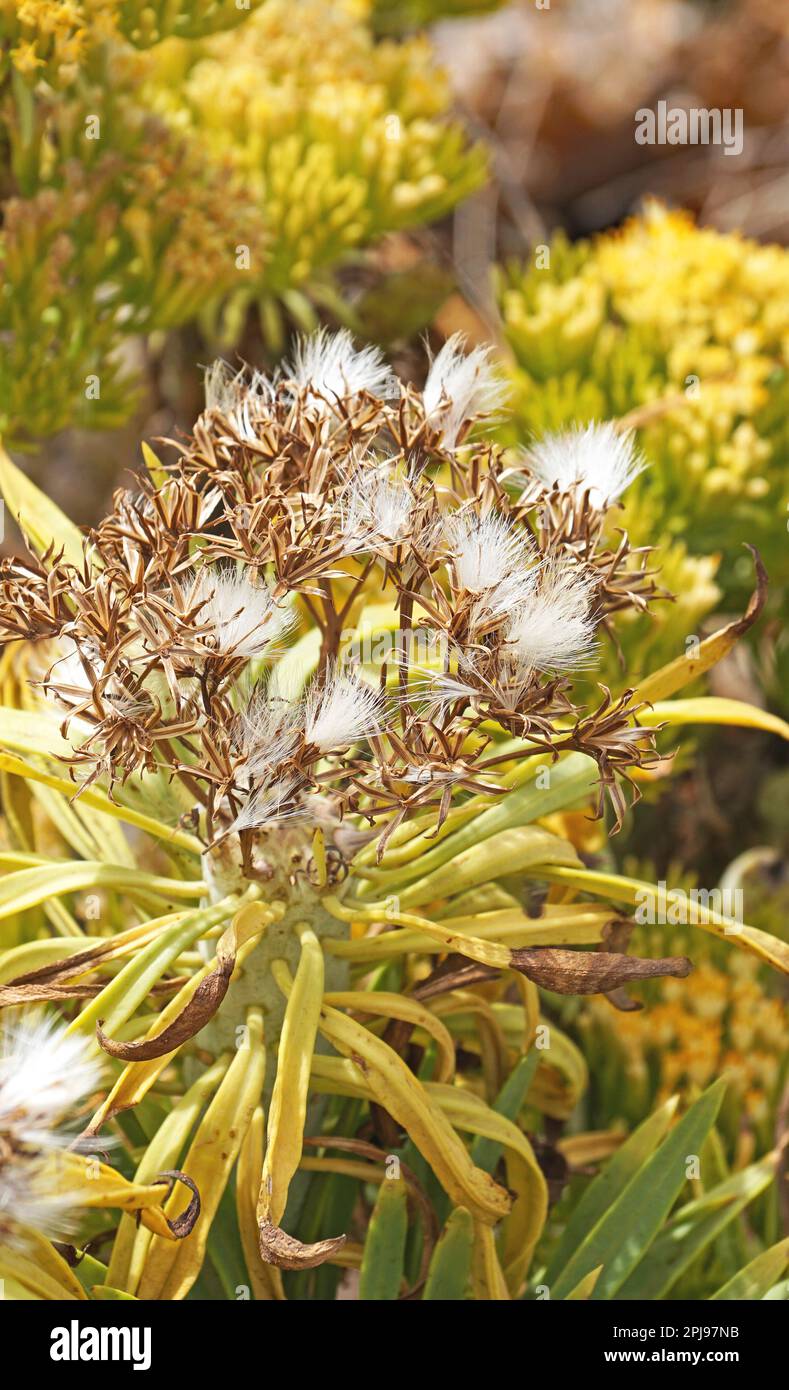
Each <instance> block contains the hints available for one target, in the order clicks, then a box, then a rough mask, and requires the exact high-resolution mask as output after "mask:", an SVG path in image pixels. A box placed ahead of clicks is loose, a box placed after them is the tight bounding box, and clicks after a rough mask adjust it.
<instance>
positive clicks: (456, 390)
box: [422, 333, 507, 449]
mask: <svg viewBox="0 0 789 1390" xmlns="http://www.w3.org/2000/svg"><path fill="white" fill-rule="evenodd" d="M464 347H465V338H464V336H463V334H462V333H453V334H452V337H451V338H447V341H446V342H445V343H444V345H443V347H442V348H441V350H440V352H439V353H438V354H437V356H436V357H435V358H434V360H433V362H432V363H431V366H430V371H429V372H428V375H427V381H426V382H425V389H424V391H423V392H422V400H423V404H424V410H425V418H426V419H427V421H428V424H430V425H432V426H433V428H434V429H440V430H441V431H442V433H443V442H444V446H445V447H446V448H447V449H454V447H455V445H456V443H457V437H458V434H459V433H460V429H461V427H462V426H463V425H464V424H465V423H466V421H467V420H471V419H473V418H474V417H475V416H479V415H493V414H495V413H496V411H498V410H500V409H501V407H502V405H503V404H504V401H505V400H506V397H507V386H506V383H505V382H503V381H502V380H501V379H500V378H498V377H497V376H496V374H495V371H494V367H493V349H492V348H490V347H475V348H472V350H471V352H468V353H467V352H465V351H464Z"/></svg>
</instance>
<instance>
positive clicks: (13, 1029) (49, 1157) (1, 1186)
mask: <svg viewBox="0 0 789 1390" xmlns="http://www.w3.org/2000/svg"><path fill="white" fill-rule="evenodd" d="M14 1013H15V1016H12V1015H10V1014H9V1015H6V1016H5V1017H4V1019H3V1031H2V1036H0V1236H2V1238H3V1239H5V1240H8V1241H10V1242H12V1243H20V1244H24V1230H23V1229H20V1228H24V1227H25V1226H29V1227H32V1228H33V1229H35V1230H37V1231H40V1232H41V1233H42V1234H44V1235H49V1234H57V1233H63V1232H65V1231H66V1230H67V1229H68V1226H69V1220H68V1217H69V1207H70V1205H71V1203H72V1201H73V1196H72V1195H71V1194H70V1193H69V1192H67V1191H64V1190H63V1188H62V1186H61V1185H59V1184H58V1177H57V1169H56V1165H55V1163H54V1161H53V1160H54V1157H55V1156H56V1155H57V1153H58V1152H60V1151H62V1150H64V1149H66V1148H67V1147H68V1146H69V1145H70V1144H71V1142H72V1140H73V1138H74V1135H73V1132H70V1131H69V1129H68V1128H67V1126H68V1124H69V1123H70V1122H72V1121H73V1119H74V1117H75V1114H76V1113H77V1112H78V1111H79V1109H80V1107H81V1106H82V1105H83V1103H84V1102H85V1101H86V1100H87V1099H88V1098H89V1096H90V1095H91V1093H92V1092H93V1091H95V1089H96V1087H97V1086H98V1085H99V1083H100V1080H101V1070H102V1069H101V1064H100V1062H98V1061H96V1060H95V1059H94V1058H92V1057H91V1056H90V1055H89V1053H88V1049H87V1043H86V1040H85V1038H84V1037H77V1036H71V1037H70V1036H68V1035H67V1033H66V1028H65V1026H64V1025H63V1024H61V1023H60V1022H58V1021H56V1020H55V1019H53V1018H52V1017H50V1016H48V1015H47V1014H45V1013H44V1012H43V1011H42V1010H39V1009H30V1010H27V1011H25V1012H16V1011H14Z"/></svg>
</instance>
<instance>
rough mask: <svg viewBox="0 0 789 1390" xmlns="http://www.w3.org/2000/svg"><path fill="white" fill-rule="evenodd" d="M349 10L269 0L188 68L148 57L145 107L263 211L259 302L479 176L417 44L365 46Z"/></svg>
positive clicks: (176, 59)
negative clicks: (229, 170) (197, 147)
mask: <svg viewBox="0 0 789 1390" xmlns="http://www.w3.org/2000/svg"><path fill="white" fill-rule="evenodd" d="M358 9H359V6H358V4H353V5H348V4H338V5H333V6H327V5H326V4H324V3H322V0H303V3H302V4H300V5H299V6H298V7H294V6H293V5H292V4H289V3H288V0H268V3H267V4H266V5H264V6H263V8H262V9H261V10H259V11H258V12H257V13H256V14H255V15H253V16H252V17H251V19H250V20H249V21H248V23H247V24H246V25H245V26H244V32H243V42H239V39H238V36H237V35H235V34H223V35H220V36H218V37H217V38H216V39H214V40H212V41H211V42H210V43H207V44H205V45H204V46H203V50H202V56H201V58H200V59H199V61H197V62H196V63H194V64H193V65H190V54H189V53H188V52H187V51H185V49H186V46H184V45H177V44H176V45H165V47H164V49H163V50H162V52H161V53H160V54H159V55H158V60H157V64H156V72H155V80H154V82H153V83H152V85H151V89H150V90H151V94H152V101H153V103H154V104H155V105H156V106H158V107H159V108H160V109H162V110H164V111H166V112H167V113H168V114H170V115H171V116H173V117H175V118H176V119H177V120H178V121H183V122H187V121H188V122H189V126H190V128H191V130H192V131H193V132H194V134H195V136H196V138H198V139H199V140H200V142H201V144H202V145H203V146H204V147H205V149H206V150H207V151H208V153H209V155H212V156H226V157H228V158H229V159H231V160H232V161H233V163H234V165H235V167H236V168H237V169H238V171H239V173H240V175H241V177H242V179H243V183H244V186H245V187H246V188H249V189H250V190H251V191H252V193H253V195H254V197H255V200H256V202H257V203H258V205H259V206H260V207H261V209H262V211H263V214H264V218H265V223H266V231H267V237H268V241H267V246H266V260H265V273H264V280H265V287H266V290H267V291H268V292H269V293H271V292H274V293H281V292H282V291H284V290H286V289H287V288H288V287H291V286H299V285H303V284H304V283H305V281H307V280H308V279H309V278H310V277H311V276H312V275H314V273H315V272H316V270H319V269H321V268H322V267H325V266H327V265H330V264H332V263H334V262H336V261H337V260H339V259H341V258H342V257H344V256H346V255H347V254H348V252H349V251H350V250H352V249H353V248H354V247H358V246H361V245H363V244H365V243H367V242H369V241H370V240H372V239H373V238H375V237H377V236H380V235H381V233H382V232H385V231H388V230H394V229H397V228H401V227H406V226H410V225H413V224H414V223H417V222H425V221H431V220H433V219H435V218H437V217H439V216H441V215H442V214H444V213H445V212H446V211H447V210H448V209H449V208H450V207H451V206H452V205H453V203H454V202H456V201H457V199H458V198H459V197H460V196H462V195H463V194H465V193H466V192H468V191H470V190H471V189H472V188H473V187H474V186H475V185H476V184H477V183H478V181H479V180H480V178H481V176H482V173H483V160H482V154H481V151H472V152H469V150H468V147H467V142H466V139H465V136H464V134H463V131H462V129H461V127H460V126H459V125H457V124H452V123H448V122H447V121H446V120H445V113H446V110H447V106H448V103H449V92H448V88H447V86H446V84H445V82H444V80H443V78H442V76H441V74H440V73H437V72H436V69H435V67H434V63H433V59H432V55H431V51H430V48H429V46H428V45H427V44H426V43H425V42H424V41H423V40H421V39H417V40H411V41H409V42H407V43H404V44H395V43H390V42H382V43H374V42H373V39H372V36H371V34H370V31H369V29H368V28H367V27H366V25H364V24H361V23H359V20H358V17H357V11H358ZM252 270H253V276H254V271H255V267H254V266H253V267H252ZM257 278H258V279H259V278H260V277H259V275H258V277H257Z"/></svg>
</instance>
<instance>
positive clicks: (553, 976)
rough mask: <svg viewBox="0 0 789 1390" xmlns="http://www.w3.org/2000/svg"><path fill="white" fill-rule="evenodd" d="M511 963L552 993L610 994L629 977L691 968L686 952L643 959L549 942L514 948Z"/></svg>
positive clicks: (679, 974) (677, 972)
mask: <svg viewBox="0 0 789 1390" xmlns="http://www.w3.org/2000/svg"><path fill="white" fill-rule="evenodd" d="M511 964H512V968H513V970H519V971H520V972H521V974H522V975H525V976H526V977H527V979H529V980H533V981H534V983H535V984H536V985H540V986H541V988H542V989H550V990H553V991H554V993H555V994H610V992H611V991H612V990H617V989H619V988H620V986H622V985H625V984H628V983H630V982H631V981H633V980H651V979H654V978H655V977H656V976H659V975H675V976H676V977H677V978H679V979H684V978H685V976H686V975H689V974H690V971H691V963H690V961H689V960H688V958H687V956H664V957H663V958H661V959H660V960H644V959H643V958H640V957H638V956H622V955H616V954H614V953H613V952H602V951H562V950H558V949H555V948H554V947H552V946H534V947H531V948H528V949H520V950H515V951H513V952H512V962H511Z"/></svg>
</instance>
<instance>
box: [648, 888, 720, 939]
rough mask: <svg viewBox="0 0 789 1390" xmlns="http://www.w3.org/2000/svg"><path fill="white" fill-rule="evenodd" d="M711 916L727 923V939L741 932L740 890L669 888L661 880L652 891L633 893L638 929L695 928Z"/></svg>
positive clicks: (650, 889)
mask: <svg viewBox="0 0 789 1390" xmlns="http://www.w3.org/2000/svg"><path fill="white" fill-rule="evenodd" d="M710 912H714V913H715V914H716V915H717V916H719V917H726V918H728V919H729V923H730V925H728V926H726V927H724V931H725V933H726V935H727V936H736V935H737V933H738V932H739V931H740V928H741V926H742V923H743V922H744V920H745V919H744V916H743V900H742V889H741V888H689V889H688V891H687V892H685V890H684V889H683V888H669V887H668V886H667V884H666V881H665V879H660V880H659V881H658V883H657V884H656V886H655V887H654V888H651V887H650V888H640V889H639V890H638V892H637V893H636V901H635V912H634V914H633V915H634V917H635V920H636V921H637V922H638V923H639V925H640V926H651V927H653V926H657V925H660V926H671V927H678V926H698V925H699V924H700V923H702V922H705V921H706V920H707V917H708V916H709V913H710Z"/></svg>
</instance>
